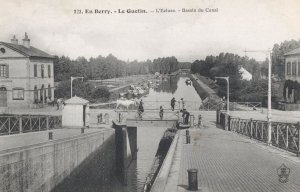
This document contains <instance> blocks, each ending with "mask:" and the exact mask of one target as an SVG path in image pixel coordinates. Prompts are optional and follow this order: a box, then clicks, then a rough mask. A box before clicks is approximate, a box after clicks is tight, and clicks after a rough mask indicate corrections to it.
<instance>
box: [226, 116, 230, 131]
mask: <svg viewBox="0 0 300 192" xmlns="http://www.w3.org/2000/svg"><path fill="white" fill-rule="evenodd" d="M227 127H228V128H227V131H230V130H231V117H230V115H228V126H227Z"/></svg>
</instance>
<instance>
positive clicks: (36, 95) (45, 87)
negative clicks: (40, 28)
mask: <svg viewBox="0 0 300 192" xmlns="http://www.w3.org/2000/svg"><path fill="white" fill-rule="evenodd" d="M53 60H54V57H53V56H52V55H50V54H48V53H46V52H44V51H41V50H39V49H37V48H35V47H33V46H31V45H30V39H29V38H28V35H27V34H26V33H25V37H24V39H23V43H22V44H18V39H16V37H15V36H14V37H13V38H12V39H11V43H7V42H0V107H2V108H3V107H33V106H36V105H35V103H40V104H44V103H46V102H47V101H51V100H53V99H54V74H53ZM40 106H43V105H40Z"/></svg>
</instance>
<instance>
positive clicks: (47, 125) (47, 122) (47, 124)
mask: <svg viewBox="0 0 300 192" xmlns="http://www.w3.org/2000/svg"><path fill="white" fill-rule="evenodd" d="M46 127H47V130H48V129H49V116H46Z"/></svg>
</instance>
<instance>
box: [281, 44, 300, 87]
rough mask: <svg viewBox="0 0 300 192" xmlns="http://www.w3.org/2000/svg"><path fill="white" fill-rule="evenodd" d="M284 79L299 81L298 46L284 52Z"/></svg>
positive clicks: (299, 51)
mask: <svg viewBox="0 0 300 192" xmlns="http://www.w3.org/2000/svg"><path fill="white" fill-rule="evenodd" d="M284 57H285V79H286V80H292V81H297V82H300V47H299V48H297V49H294V50H292V51H290V52H287V53H286V54H284Z"/></svg>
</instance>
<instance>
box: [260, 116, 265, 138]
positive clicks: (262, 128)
mask: <svg viewBox="0 0 300 192" xmlns="http://www.w3.org/2000/svg"><path fill="white" fill-rule="evenodd" d="M260 138H261V140H262V141H263V140H264V122H263V121H262V122H261V136H260Z"/></svg>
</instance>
